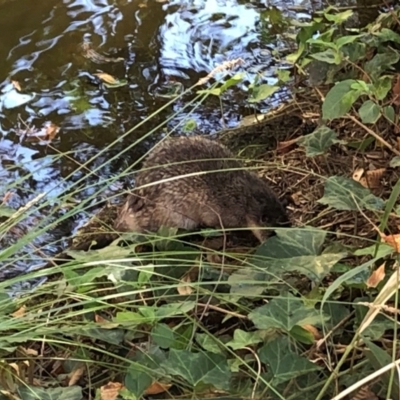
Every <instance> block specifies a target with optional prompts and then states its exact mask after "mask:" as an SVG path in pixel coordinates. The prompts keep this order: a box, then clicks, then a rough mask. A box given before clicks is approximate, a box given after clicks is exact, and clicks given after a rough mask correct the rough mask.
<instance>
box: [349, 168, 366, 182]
mask: <svg viewBox="0 0 400 400" xmlns="http://www.w3.org/2000/svg"><path fill="white" fill-rule="evenodd" d="M364 171H365V170H364V168H357V169H356V170H355V171H354V172H353V176H352V178H353V179H354V180H355V181H356V182H360V180H361V178H362V176H363V175H364Z"/></svg>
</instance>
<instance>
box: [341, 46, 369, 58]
mask: <svg viewBox="0 0 400 400" xmlns="http://www.w3.org/2000/svg"><path fill="white" fill-rule="evenodd" d="M341 51H342V53H343V55H344V56H345V57H346V58H348V59H349V61H351V62H353V63H356V62H357V61H360V60H363V59H365V56H366V53H367V46H366V45H365V43H358V42H357V43H349V44H346V45H344V46H343V47H342V48H341Z"/></svg>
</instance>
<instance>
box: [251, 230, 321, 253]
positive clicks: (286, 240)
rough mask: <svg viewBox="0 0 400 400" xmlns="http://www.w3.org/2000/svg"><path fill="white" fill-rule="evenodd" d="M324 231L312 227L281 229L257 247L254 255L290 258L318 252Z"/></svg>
mask: <svg viewBox="0 0 400 400" xmlns="http://www.w3.org/2000/svg"><path fill="white" fill-rule="evenodd" d="M325 238H326V231H324V230H322V229H316V228H312V227H307V226H306V227H304V228H293V229H284V230H283V229H282V230H278V231H277V232H276V235H275V236H272V237H270V238H269V239H268V240H267V241H266V242H264V243H263V244H262V245H261V246H259V247H258V249H257V251H256V252H255V254H254V255H255V256H263V257H269V258H277V259H282V258H292V257H297V256H306V255H310V256H315V255H317V254H320V252H321V251H322V248H323V244H324V241H325Z"/></svg>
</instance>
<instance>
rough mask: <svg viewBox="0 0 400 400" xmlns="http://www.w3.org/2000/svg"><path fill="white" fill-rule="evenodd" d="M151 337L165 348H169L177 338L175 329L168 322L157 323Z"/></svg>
mask: <svg viewBox="0 0 400 400" xmlns="http://www.w3.org/2000/svg"><path fill="white" fill-rule="evenodd" d="M151 337H152V339H153V340H154V343H156V344H157V345H158V346H160V347H161V348H163V349H169V348H170V347H171V345H172V343H173V342H174V340H175V334H174V331H173V330H172V329H171V328H170V327H169V326H168V325H166V324H157V325H156V326H155V327H154V328H153V330H152V332H151Z"/></svg>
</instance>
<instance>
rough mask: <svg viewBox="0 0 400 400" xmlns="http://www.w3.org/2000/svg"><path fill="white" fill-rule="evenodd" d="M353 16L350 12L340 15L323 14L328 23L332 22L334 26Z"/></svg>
mask: <svg viewBox="0 0 400 400" xmlns="http://www.w3.org/2000/svg"><path fill="white" fill-rule="evenodd" d="M352 15H353V11H352V10H346V11H343V12H340V13H335V14H328V13H326V12H325V13H324V17H325V18H326V19H327V20H328V21H330V22H334V23H335V24H339V25H340V24H342V23H343V22H345V21H347V20H348V19H349V18H350V17H351V16H352Z"/></svg>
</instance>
